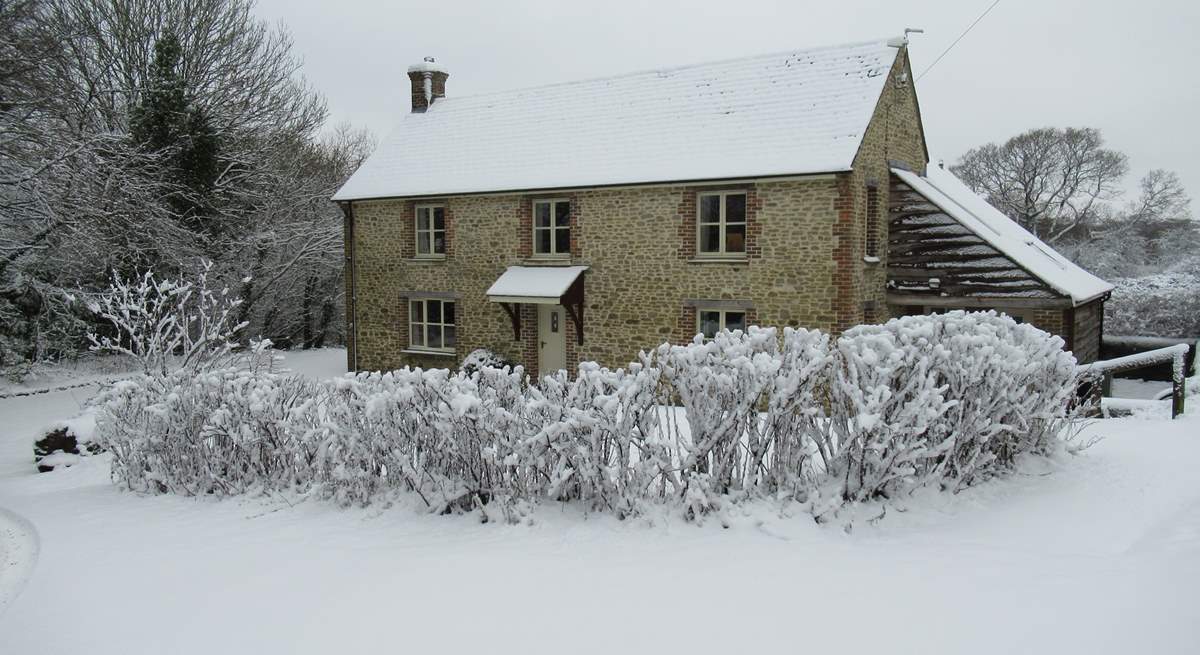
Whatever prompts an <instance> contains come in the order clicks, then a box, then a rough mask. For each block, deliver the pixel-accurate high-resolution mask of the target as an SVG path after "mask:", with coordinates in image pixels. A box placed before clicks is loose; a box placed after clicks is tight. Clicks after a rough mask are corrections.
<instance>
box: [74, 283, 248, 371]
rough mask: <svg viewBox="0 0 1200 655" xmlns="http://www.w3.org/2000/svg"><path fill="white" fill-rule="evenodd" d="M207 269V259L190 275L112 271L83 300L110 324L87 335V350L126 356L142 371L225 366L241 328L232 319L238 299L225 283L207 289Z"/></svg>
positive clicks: (92, 310)
mask: <svg viewBox="0 0 1200 655" xmlns="http://www.w3.org/2000/svg"><path fill="white" fill-rule="evenodd" d="M211 270H212V263H211V262H208V261H204V262H202V263H201V266H200V270H199V272H198V273H197V274H196V276H195V278H194V279H192V280H188V279H186V278H182V277H181V278H168V279H160V278H158V277H157V276H155V274H154V273H153V272H150V271H147V272H145V273H143V274H142V275H141V276H139V277H135V278H133V279H125V278H122V277H121V276H119V275H117V274H116V273H113V275H112V284H111V286H110V287H109V288H108V289H107V290H106V291H103V292H100V293H97V294H95V295H94V296H93V297H92V298H91V299H90V300H89V301H88V303H87V307H88V309H89V310H90V311H91V312H92V313H93V314H96V315H97V316H98V317H99V318H100V319H101V320H103V321H105V322H107V323H108V324H109V325H111V326H112V332H111V333H110V334H100V335H97V334H88V340H89V341H90V342H91V344H92V347H91V349H92V350H94V351H100V352H110V353H120V354H124V355H129V356H131V357H133V358H134V359H136V360H137V361H138V362H139V363H140V364H141V366H142V372H143V373H144V374H146V375H158V376H166V375H167V374H168V373H169V372H170V371H171V370H172V369H174V368H179V369H183V370H188V371H191V372H197V371H203V370H212V369H216V368H220V367H223V366H229V365H230V358H229V355H230V353H231V352H232V351H233V349H234V347H235V345H236V343H235V341H234V338H235V337H236V336H237V334H238V332H240V331H241V330H242V329H243V328H245V327H246V323H245V322H241V323H237V322H235V310H236V309H237V308H238V306H239V305H241V303H242V300H241V299H240V298H236V297H234V296H232V295H230V293H229V289H228V288H221V289H220V290H217V289H213V288H210V287H209V282H208V277H209V272H210V271H211Z"/></svg>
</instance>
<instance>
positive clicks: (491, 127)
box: [334, 40, 899, 200]
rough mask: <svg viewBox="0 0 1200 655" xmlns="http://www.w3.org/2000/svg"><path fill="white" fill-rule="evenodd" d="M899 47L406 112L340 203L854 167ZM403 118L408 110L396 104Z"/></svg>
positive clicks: (448, 102) (811, 52) (761, 59)
mask: <svg viewBox="0 0 1200 655" xmlns="http://www.w3.org/2000/svg"><path fill="white" fill-rule="evenodd" d="M897 52H899V50H898V48H896V47H892V46H889V45H888V43H887V41H886V40H880V41H870V42H866V43H856V44H851V45H842V46H833V47H824V48H813V49H807V50H792V51H788V52H782V53H775V54H770V55H759V56H754V57H746V58H741V59H732V60H728V61H720V62H714V63H706V64H698V65H693V66H684V67H680V68H670V69H663V70H652V71H645V72H640V73H632V74H628V75H622V76H618V77H609V78H602V79H593V80H585V81H581V82H571V83H566V84H556V85H552V86H544V87H539V88H531V89H520V90H513V91H504V92H500V93H494V94H487V95H478V96H473V97H462V98H456V97H454V95H453V91H452V90H450V91H449V93H448V96H447V97H446V98H440V99H438V100H437V101H436V102H435V103H434V104H433V106H432V107H430V109H429V110H428V111H426V112H424V113H410V112H408V111H407V107H405V108H403V109H404V110H405V111H404V114H403V116H402V117H401V119H400V120H399V122H398V124H397V126H396V128H395V129H394V130H393V132H392V133H391V135H389V136H388V137H387V138H386V139H385V140H384V141H383V142H382V143H381V144H380V146H379V148H378V149H377V150H376V152H375V153H374V154H373V155H372V156H371V157H370V158H368V159H367V161H366V162H365V163H364V164H363V165H362V167H361V168H359V169H358V171H357V172H355V173H354V175H353V176H351V178H350V180H349V181H347V182H346V184H345V185H344V186H342V188H341V189H340V190H339V191H338V192H337V194H336V195H335V196H334V200H359V199H367V198H387V197H403V196H428V195H451V194H456V193H476V192H488V191H513V190H525V189H553V188H569V187H583V186H601V185H618V184H640V183H650V182H667V181H678V180H708V179H728V178H743V177H763V176H771V175H801V174H808V173H825V172H834V171H844V170H848V169H849V168H850V166H851V163H852V162H853V160H854V156H855V154H856V153H857V151H858V146H859V143H860V142H861V141H862V137H863V133H864V132H865V131H866V129H867V125H868V123H869V122H870V120H871V115H872V113H873V112H874V109H875V105H876V102H877V101H878V99H879V96H880V93H881V92H882V90H883V84H884V81H885V80H886V79H887V76H888V72H889V71H890V69H891V67H892V64H893V63H894V61H895V58H896V54H897ZM397 110H398V111H399V110H400V108H397Z"/></svg>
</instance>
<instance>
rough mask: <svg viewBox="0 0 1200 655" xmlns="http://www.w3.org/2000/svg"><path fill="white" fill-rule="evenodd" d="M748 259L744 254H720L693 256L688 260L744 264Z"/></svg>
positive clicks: (706, 262) (699, 262)
mask: <svg viewBox="0 0 1200 655" xmlns="http://www.w3.org/2000/svg"><path fill="white" fill-rule="evenodd" d="M749 261H750V258H749V257H746V256H745V255H741V256H738V255H721V256H715V255H714V256H711V257H693V258H691V259H689V260H688V263H689V264H745V263H747V262H749Z"/></svg>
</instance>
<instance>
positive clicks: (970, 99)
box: [257, 0, 1200, 211]
mask: <svg viewBox="0 0 1200 655" xmlns="http://www.w3.org/2000/svg"><path fill="white" fill-rule="evenodd" d="M991 2H992V0H944V1H925V2H919V1H915V2H883V1H881V0H877V1H875V2H864V1H858V0H842V1H840V2H835V3H831V2H803V1H800V0H790V1H784V2H767V1H760V0H724V1H721V2H673V1H671V2H668V1H654V2H651V1H649V0H646V1H644V2H614V1H607V0H597V1H594V2H571V1H569V0H549V1H539V2H453V1H448V0H433V1H429V0H425V1H422V2H408V1H396V2H382V1H381V2H367V1H365V0H340V1H338V2H330V1H329V0H259V5H258V8H257V11H258V13H259V14H260V15H261V16H262V17H264V18H266V19H268V20H270V21H281V22H283V23H284V24H285V25H286V26H287V28H288V29H289V30H290V31H291V33H292V35H293V37H294V38H295V42H296V49H297V50H298V51H299V53H300V54H301V55H302V56H303V58H304V62H305V65H304V73H305V76H306V77H307V78H308V79H309V81H310V82H311V83H312V84H313V85H314V86H315V87H316V88H318V89H319V90H321V91H322V92H323V93H324V94H325V95H326V97H327V98H328V100H329V107H330V110H331V114H332V117H333V119H334V120H335V121H348V122H350V123H351V124H353V125H355V126H365V127H368V128H370V129H371V130H372V131H374V132H375V133H376V134H377V135H378V136H380V137H383V136H385V135H386V134H387V132H388V131H389V130H390V127H391V125H392V123H393V122H394V121H395V120H396V118H397V117H398V116H399V115H400V114H401V113H403V112H407V111H408V110H409V99H408V95H407V94H408V79H407V77H406V76H405V69H406V68H407V67H408V65H409V64H412V63H416V62H419V61H420V60H421V58H422V57H424V56H426V55H431V56H434V57H436V58H437V60H438V62H440V63H442V64H443V65H445V66H446V67H447V69H448V70H449V72H450V78H449V81H448V82H447V85H446V94H447V95H448V96H453V95H474V94H478V93H485V92H490V91H496V90H501V89H505V88H513V87H523V86H535V85H540V84H547V83H552V82H564V81H570V80H575V79H583V78H589V77H597V76H603V75H614V74H619V73H624V72H631V71H637V70H644V69H648V68H659V67H666V66H674V65H679V64H688V63H697V62H702V61H707V60H713V59H725V58H729V57H740V56H746V55H754V54H763V53H769V52H776V51H782V50H788V49H792V48H803V47H808V46H818V45H829V44H836V43H843V42H850V41H864V40H869V39H874V38H877V37H886V36H891V35H896V34H900V33H901V32H902V31H903V29H904V28H905V27H919V28H924V29H925V33H924V34H916V35H913V36H912V37H911V42H912V45H911V46H910V49H911V53H912V60H913V69H914V72H915V73H916V74H918V75H920V74H921V72H922V71H924V70H925V69H926V67H928V66H929V65H930V64H932V63H933V61H934V59H935V58H936V57H937V56H938V54H940V53H941V52H942V51H943V50H944V49H945V48H946V47H947V46H948V45H949V44H950V43H951V42H952V41H953V40H954V39H955V38H957V37H958V36H959V34H961V33H962V31H963V30H964V29H965V28H966V27H967V25H969V24H970V23H971V21H973V20H974V19H975V18H976V17H978V16H979V14H980V13H981V12H983V10H984V9H986V8H987V6H988V5H990V4H991ZM1198 63H1200V2H1197V1H1196V0H1190V1H1187V0H1184V1H1175V2H1168V1H1166V0H1136V1H1131V0H1122V1H1095V2H1075V1H1059V0H1041V1H1039V0H1000V3H999V4H998V5H997V6H996V7H995V8H994V9H993V10H992V11H991V12H990V13H989V14H988V15H987V16H986V17H985V18H984V19H983V20H982V21H981V22H980V23H979V24H978V25H977V26H976V27H975V28H974V29H973V30H972V31H971V32H970V33H969V34H968V35H967V36H966V37H965V38H964V39H963V40H962V41H961V42H960V43H959V44H958V45H957V46H955V47H954V49H953V50H951V51H950V53H949V54H948V55H947V56H946V57H945V58H944V59H943V60H942V61H941V62H940V63H938V64H937V65H936V67H934V68H933V69H932V70H930V71H929V73H928V75H926V76H924V77H923V78H921V79H920V80H919V81H918V82H917V94H918V97H919V99H920V102H921V111H922V115H923V118H924V121H925V130H926V137H927V139H928V141H929V149H930V156H931V158H932V159H933V161H935V162H936V161H937V160H938V159H939V158H944V159H945V160H946V161H947V163H949V162H952V161H953V160H954V159H956V158H957V157H958V156H959V155H961V154H962V153H963V152H965V151H966V150H967V149H968V148H971V147H972V146H975V145H979V144H982V143H986V142H989V141H1000V140H1004V139H1006V138H1008V137H1010V136H1012V135H1014V134H1017V133H1019V132H1021V131H1023V130H1026V129H1029V128H1033V127H1040V126H1089V127H1098V128H1100V129H1101V130H1103V132H1104V136H1105V138H1106V139H1107V141H1108V144H1109V146H1110V147H1112V148H1115V149H1117V150H1121V151H1123V152H1125V153H1126V154H1128V155H1129V157H1130V166H1131V173H1130V179H1129V180H1127V185H1126V186H1127V187H1130V188H1132V187H1133V186H1134V185H1135V183H1136V178H1138V177H1140V176H1141V175H1142V174H1144V173H1145V172H1146V171H1147V170H1149V169H1150V168H1167V169H1170V170H1174V171H1176V172H1178V173H1179V174H1180V176H1181V177H1182V178H1183V180H1184V184H1185V185H1186V186H1187V188H1188V191H1189V193H1190V194H1191V195H1192V196H1193V197H1200V69H1198V66H1197V64H1198ZM1198 208H1200V203H1197V202H1193V211H1196V210H1197V209H1198Z"/></svg>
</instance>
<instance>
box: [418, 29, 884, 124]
mask: <svg viewBox="0 0 1200 655" xmlns="http://www.w3.org/2000/svg"><path fill="white" fill-rule="evenodd" d="M892 38H893V37H888V38H883V39H869V40H866V41H854V42H851V43H835V44H830V45H823V46H813V47H809V48H791V49H788V50H776V51H774V52H763V53H759V54H756V55H742V56H740V57H725V58H723V59H710V60H707V61H699V62H693V63H690V64H678V65H675V66H667V67H660V68H643V69H641V70H635V71H627V72H624V73H615V74H612V75H599V76H597V77H584V78H580V79H576V80H566V81H563V82H550V83H549V84H537V85H534V86H523V87H518V88H515V89H500V90H497V91H486V92H483V93H474V94H469V95H465V96H446V97H444V98H438V102H435V103H433V104H432V105H430V107H429V110H428V111H427V112H425V113H430V112H432V111H433V110H434V109H435V108H436V107H437V106H438V103H443V106H444V103H446V102H448V101H451V100H477V99H480V98H487V97H489V96H497V95H503V94H506V93H519V92H522V91H536V90H539V89H549V88H553V87H560V86H571V85H575V84H587V83H589V82H603V81H606V80H619V79H623V78H626V77H637V76H639V75H647V74H649V73H670V72H675V71H681V70H687V69H689V68H703V67H705V66H716V65H718V64H728V63H732V62H735V61H746V60H749V59H760V58H767V57H778V56H780V55H787V54H799V53H810V52H822V51H826V50H842V49H849V48H857V47H861V46H866V45H874V44H878V45H885V46H888V47H890V48H895V46H890V45H888V42H889V41H891V39H892ZM896 50H897V51H899V48H896Z"/></svg>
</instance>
